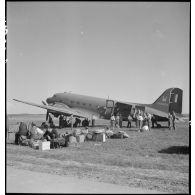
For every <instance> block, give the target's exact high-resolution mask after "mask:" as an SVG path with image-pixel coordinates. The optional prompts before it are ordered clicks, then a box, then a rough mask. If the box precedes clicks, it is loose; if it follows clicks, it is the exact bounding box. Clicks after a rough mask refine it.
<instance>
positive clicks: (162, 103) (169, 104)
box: [152, 88, 183, 114]
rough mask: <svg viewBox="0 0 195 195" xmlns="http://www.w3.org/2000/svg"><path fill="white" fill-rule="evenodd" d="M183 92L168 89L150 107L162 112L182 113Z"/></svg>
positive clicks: (176, 89) (177, 89)
mask: <svg viewBox="0 0 195 195" xmlns="http://www.w3.org/2000/svg"><path fill="white" fill-rule="evenodd" d="M182 96H183V91H182V90H181V89H179V88H169V89H167V90H166V91H164V93H163V94H162V95H161V96H160V97H159V98H158V99H157V100H156V101H155V102H154V103H153V104H152V107H153V108H155V109H158V110H160V111H163V112H166V113H168V112H172V111H174V112H176V113H178V114H181V113H182Z"/></svg>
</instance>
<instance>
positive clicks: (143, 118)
mask: <svg viewBox="0 0 195 195" xmlns="http://www.w3.org/2000/svg"><path fill="white" fill-rule="evenodd" d="M127 119H128V120H127V128H131V123H132V121H135V125H136V127H137V128H139V130H141V129H142V127H143V126H148V130H150V128H151V120H152V115H151V114H149V113H147V112H144V111H142V110H139V109H138V110H137V109H135V110H134V112H133V113H129V115H128V118H127ZM122 122H123V117H122V114H120V113H118V114H117V115H116V116H114V114H112V115H111V118H110V123H111V128H112V129H114V127H117V128H122Z"/></svg>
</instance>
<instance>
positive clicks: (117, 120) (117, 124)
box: [115, 114, 120, 128]
mask: <svg viewBox="0 0 195 195" xmlns="http://www.w3.org/2000/svg"><path fill="white" fill-rule="evenodd" d="M119 122H120V117H119V114H117V116H116V124H115V126H116V127H117V128H119Z"/></svg>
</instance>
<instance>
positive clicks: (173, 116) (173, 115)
mask: <svg viewBox="0 0 195 195" xmlns="http://www.w3.org/2000/svg"><path fill="white" fill-rule="evenodd" d="M175 119H176V115H175V112H174V111H173V112H172V127H173V129H174V130H175Z"/></svg>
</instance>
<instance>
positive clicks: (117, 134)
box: [110, 131, 129, 139]
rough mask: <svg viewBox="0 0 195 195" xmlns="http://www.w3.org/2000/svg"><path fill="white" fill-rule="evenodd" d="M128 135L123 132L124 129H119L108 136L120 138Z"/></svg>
mask: <svg viewBox="0 0 195 195" xmlns="http://www.w3.org/2000/svg"><path fill="white" fill-rule="evenodd" d="M128 137H129V135H128V134H127V133H126V132H124V131H119V132H117V133H114V134H113V135H111V136H110V138H114V139H115V138H120V139H124V138H128Z"/></svg>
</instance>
